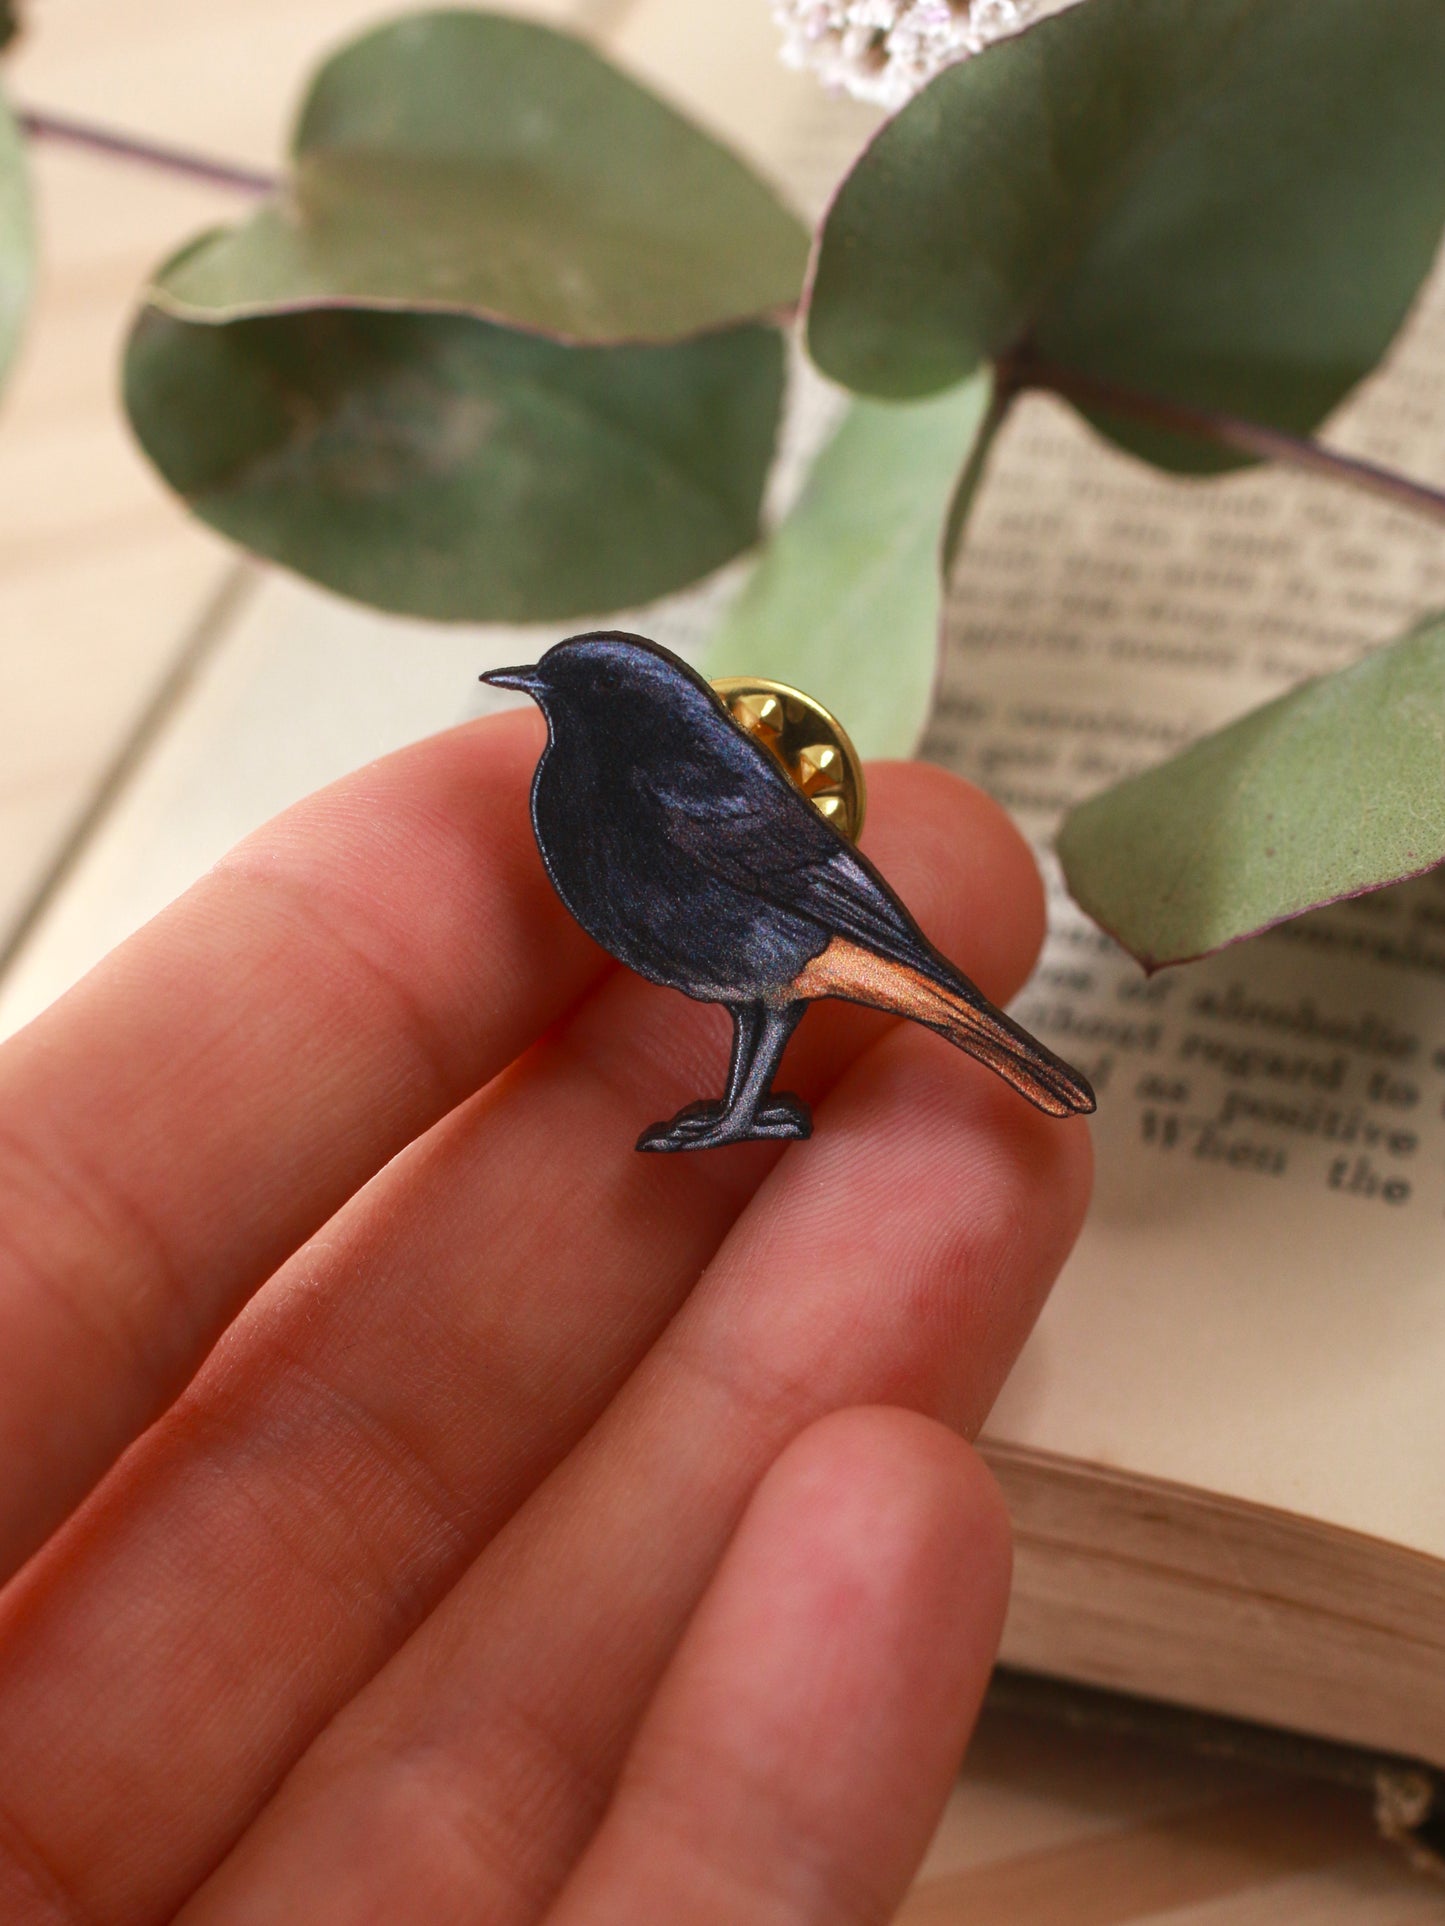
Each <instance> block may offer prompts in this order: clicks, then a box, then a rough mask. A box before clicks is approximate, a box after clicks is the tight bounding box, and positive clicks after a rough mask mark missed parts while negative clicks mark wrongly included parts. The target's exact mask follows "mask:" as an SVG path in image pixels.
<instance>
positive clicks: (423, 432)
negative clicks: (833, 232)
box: [125, 310, 783, 621]
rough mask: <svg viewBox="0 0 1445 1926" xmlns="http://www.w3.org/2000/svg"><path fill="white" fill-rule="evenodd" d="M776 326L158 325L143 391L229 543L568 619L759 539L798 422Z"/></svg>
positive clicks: (356, 578)
mask: <svg viewBox="0 0 1445 1926" xmlns="http://www.w3.org/2000/svg"><path fill="white" fill-rule="evenodd" d="M782 386H783V344H782V341H781V339H780V337H779V336H778V334H777V333H776V331H775V330H773V329H771V328H767V327H763V326H753V327H746V328H735V329H730V330H728V331H726V332H725V333H721V334H715V335H705V336H702V337H701V338H699V339H697V340H695V341H682V342H676V343H672V344H669V345H666V346H661V347H651V348H646V347H638V348H611V349H605V348H568V347H563V346H560V345H559V344H558V343H557V342H555V341H547V340H544V339H542V338H541V337H539V336H535V335H524V334H516V333H513V332H511V331H510V330H508V329H505V328H497V327H493V326H491V325H489V324H488V323H486V322H483V321H472V320H467V319H464V318H461V317H459V316H455V315H436V314H422V315H405V314H367V313H359V312H354V311H345V310H342V311H335V310H333V311H329V312H328V311H321V312H317V313H314V314H309V315H294V316H285V317H273V318H270V319H265V320H255V321H237V322H233V323H231V324H230V325H229V326H227V327H221V328H204V327H194V326H189V325H187V324H186V323H184V322H180V321H177V320H175V319H174V318H172V317H171V316H168V315H164V314H161V313H158V312H157V311H155V310H149V311H147V312H145V313H143V314H142V315H141V317H140V320H139V321H138V323H137V325H136V327H135V330H134V332H133V333H132V335H131V339H130V342H129V345H128V348H127V352H126V361H125V399H126V406H127V408H128V410H129V412H130V417H131V421H132V423H133V425H134V427H135V430H136V433H137V434H138V435H139V437H140V440H141V443H142V445H143V446H144V448H145V450H146V453H147V454H148V455H149V456H150V458H151V460H152V461H153V462H154V463H155V464H156V466H157V468H158V469H159V470H160V472H161V474H162V475H164V477H165V478H166V480H167V481H168V482H169V483H170V485H171V486H172V487H173V488H174V489H176V490H177V492H178V493H179V494H181V495H182V496H184V497H185V499H186V500H187V501H188V502H189V503H190V504H191V506H192V507H193V508H194V509H195V510H196V512H197V513H198V514H199V515H201V516H202V517H203V518H204V519H205V520H206V521H207V522H209V523H210V524H211V525H212V527H214V528H218V529H220V530H221V531H222V533H224V534H226V535H229V536H231V537H232V538H233V539H234V540H236V541H238V542H242V543H244V544H245V545H246V546H247V547H248V548H251V549H254V550H255V551H256V552H257V553H258V554H261V555H265V556H267V557H269V558H270V559H271V560H272V561H276V562H280V563H282V564H283V565H285V566H287V567H289V568H293V569H296V570H298V571H300V572H301V573H302V574H305V575H308V576H310V577H311V578H312V579H313V580H315V581H318V582H321V583H323V584H325V585H326V586H327V587H328V588H332V589H336V590H338V591H339V592H340V593H341V594H343V595H350V596H354V597H356V598H357V599H359V600H361V601H364V602H369V603H371V604H373V605H374V606H376V607H378V608H384V609H394V610H398V611H402V612H405V613H409V614H413V615H421V616H430V617H433V618H435V619H439V620H459V619H465V618H471V619H479V620H480V619H485V620H492V621H524V620H541V619H552V618H557V619H561V618H564V617H572V616H576V615H582V614H588V613H591V612H593V611H596V610H601V609H610V608H618V607H623V606H632V605H635V604H637V603H638V602H641V601H644V600H646V599H649V598H650V597H652V596H655V595H658V594H661V593H663V592H664V591H667V590H670V589H675V588H680V587H682V586H683V585H685V584H686V583H688V582H690V581H693V580H695V579H696V577H697V576H699V575H701V574H703V573H705V572H707V571H708V570H710V569H712V568H715V567H717V566H718V565H719V564H720V563H722V562H724V561H726V560H727V559H728V558H729V557H730V556H732V555H734V554H736V553H737V552H738V550H739V549H741V548H743V547H746V546H747V545H748V543H749V542H750V541H751V540H752V539H753V535H754V532H755V529H756V524H757V509H758V502H759V500H760V498H761V494H762V489H763V486H764V482H765V480H766V476H767V470H768V466H769V462H770V459H771V455H772V447H773V424H774V422H775V420H776V417H777V414H778V411H779V408H780V406H781V397H782Z"/></svg>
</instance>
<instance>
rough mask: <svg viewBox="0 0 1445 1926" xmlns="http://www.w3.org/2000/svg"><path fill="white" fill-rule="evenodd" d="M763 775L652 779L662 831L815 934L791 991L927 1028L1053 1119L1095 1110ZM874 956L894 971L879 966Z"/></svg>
mask: <svg viewBox="0 0 1445 1926" xmlns="http://www.w3.org/2000/svg"><path fill="white" fill-rule="evenodd" d="M744 740H746V739H744ZM747 747H748V748H749V750H752V751H754V753H756V754H757V755H758V756H759V757H763V754H764V752H763V751H761V750H756V749H755V747H754V745H753V744H750V743H749V744H747ZM766 773H767V774H768V776H769V777H770V778H771V777H775V778H776V783H775V784H774V782H772V781H769V782H767V783H759V781H758V772H757V770H756V769H755V768H749V767H743V768H741V769H740V770H739V771H738V772H737V774H736V776H735V777H724V776H722V775H720V772H719V768H718V767H717V766H716V765H715V766H714V767H713V769H712V770H710V771H707V772H705V775H706V779H703V777H702V776H700V774H699V771H698V768H697V766H696V765H695V764H694V765H688V764H686V763H681V764H679V766H678V767H677V769H676V770H675V771H674V770H669V771H668V772H667V775H666V776H665V778H663V779H662V783H661V785H660V786H659V785H658V784H657V780H656V778H655V777H653V778H649V786H650V787H652V788H653V795H654V800H655V801H656V802H657V803H658V804H659V805H660V806H662V807H663V809H664V810H665V812H666V830H665V833H666V834H667V835H668V836H669V837H670V838H671V839H672V840H673V841H674V842H675V843H676V844H677V845H678V846H679V847H681V848H683V849H685V850H686V851H687V853H688V854H689V855H690V856H692V858H693V859H694V860H695V861H696V862H697V863H698V864H699V865H700V867H702V868H704V869H705V870H707V871H709V872H710V873H711V874H713V875H715V876H717V877H719V878H720V879H721V880H723V881H724V882H726V883H727V884H728V885H729V886H730V887H731V888H733V889H737V890H741V891H744V892H746V893H747V894H749V895H751V896H754V897H756V898H758V899H759V900H761V901H762V902H765V903H768V904H771V905H772V906H773V907H774V908H776V909H777V910H779V911H780V912H782V913H785V914H787V915H789V916H791V917H794V918H801V919H803V920H805V921H806V922H809V923H811V924H813V925H814V927H815V928H816V929H817V932H818V948H817V952H816V953H815V956H814V959H813V961H812V962H810V963H809V964H808V965H807V966H806V967H805V968H804V970H803V971H802V973H801V975H800V976H799V977H798V979H797V982H796V984H795V988H796V989H797V990H798V991H799V993H800V994H802V995H804V996H809V997H811V996H842V997H846V998H848V999H850V1000H851V1001H853V1002H856V1003H865V1004H870V1005H872V1006H873V1007H874V1008H877V1009H884V1010H893V1011H895V1012H897V1013H898V1014H899V1015H901V1016H907V1017H909V1018H911V1019H912V1020H913V1021H914V1022H917V1023H925V1024H927V1025H928V1026H929V1028H930V1029H934V1030H937V1031H938V1032H939V1033H940V1034H941V1035H943V1036H946V1037H947V1038H948V1039H949V1041H950V1042H951V1043H954V1044H956V1045H957V1046H958V1048H959V1049H961V1050H965V1051H967V1052H968V1054H969V1055H970V1056H973V1057H977V1058H978V1059H979V1061H980V1062H982V1063H986V1064H987V1065H988V1066H989V1068H990V1069H992V1070H994V1071H995V1072H996V1073H997V1074H998V1075H999V1076H1001V1077H1003V1078H1005V1079H1006V1081H1007V1082H1009V1083H1011V1084H1012V1085H1013V1087H1014V1088H1015V1089H1016V1090H1018V1091H1019V1092H1020V1093H1021V1094H1022V1095H1023V1096H1025V1097H1027V1098H1028V1100H1029V1101H1030V1103H1034V1104H1037V1105H1038V1107H1039V1108H1040V1109H1042V1110H1045V1111H1047V1112H1049V1113H1050V1115H1052V1116H1056V1117H1063V1116H1069V1115H1071V1114H1075V1113H1078V1112H1081V1111H1090V1110H1092V1109H1093V1108H1094V1093H1093V1091H1092V1090H1091V1089H1090V1088H1089V1085H1088V1083H1087V1081H1086V1080H1085V1079H1084V1078H1082V1077H1080V1076H1079V1074H1078V1072H1077V1071H1075V1070H1074V1069H1072V1068H1071V1067H1070V1066H1069V1065H1068V1064H1067V1063H1065V1062H1064V1061H1063V1060H1062V1059H1061V1058H1059V1057H1056V1056H1055V1055H1054V1053H1053V1052H1052V1051H1051V1050H1049V1049H1047V1048H1046V1047H1045V1046H1044V1045H1043V1044H1041V1043H1040V1042H1039V1041H1038V1039H1037V1038H1036V1037H1033V1036H1030V1035H1029V1033H1028V1031H1027V1030H1025V1029H1024V1028H1023V1027H1022V1026H1021V1025H1020V1024H1018V1023H1016V1022H1015V1021H1014V1020H1013V1018H1012V1017H1010V1016H1008V1015H1007V1014H1006V1013H1005V1012H1004V1011H1002V1010H1000V1009H997V1008H996V1007H995V1006H994V1005H993V1004H992V1003H990V1002H989V1000H988V998H987V997H986V996H985V995H984V994H983V992H982V990H980V989H979V988H978V986H977V985H976V984H975V983H972V982H971V981H970V980H969V978H968V977H966V976H965V975H964V974H963V972H962V970H959V969H957V968H956V967H955V966H954V965H953V964H952V963H950V962H949V960H948V959H947V957H945V956H943V955H942V954H941V953H940V952H939V951H938V950H936V949H935V948H934V947H933V945H932V944H931V943H930V942H929V941H928V939H927V937H926V936H924V934H923V932H922V931H921V930H920V929H919V927H918V925H917V924H916V923H915V922H914V920H913V918H912V917H911V916H910V915H909V914H908V911H907V910H906V909H905V908H904V907H903V905H902V903H900V902H899V900H898V898H897V897H896V896H895V895H894V894H893V891H892V890H891V889H890V888H889V887H888V885H887V883H885V882H884V880H883V878H882V877H881V876H880V875H879V874H878V872H877V871H876V870H875V869H874V868H873V865H872V864H871V863H870V862H869V861H868V860H867V858H866V857H865V856H863V855H862V854H861V853H860V852H859V851H857V850H855V849H854V848H853V847H852V845H851V844H849V843H848V842H846V841H845V840H844V839H843V837H842V836H841V835H839V833H838V831H837V830H835V829H833V828H832V827H831V826H830V825H829V824H828V823H826V822H824V820H823V818H822V817H821V816H819V815H818V813H817V811H816V810H815V809H814V808H813V806H812V804H811V803H809V802H807V801H805V800H804V798H803V797H802V796H800V795H799V794H798V792H797V791H796V790H795V789H794V788H793V787H792V785H791V784H790V783H789V782H788V780H787V778H786V776H784V775H783V774H782V772H781V771H780V770H776V769H775V767H774V765H773V764H772V763H771V761H770V760H768V761H767V771H766ZM879 958H881V959H882V960H883V962H884V964H885V965H891V966H892V967H891V968H885V969H884V970H883V971H882V972H880V971H879V970H878V968H877V964H876V961H874V960H873V959H879Z"/></svg>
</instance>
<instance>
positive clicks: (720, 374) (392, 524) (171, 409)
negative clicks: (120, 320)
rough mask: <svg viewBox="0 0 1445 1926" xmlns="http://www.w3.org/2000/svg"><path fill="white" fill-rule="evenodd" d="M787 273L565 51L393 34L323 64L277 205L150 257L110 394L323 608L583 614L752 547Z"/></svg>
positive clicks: (729, 175)
mask: <svg viewBox="0 0 1445 1926" xmlns="http://www.w3.org/2000/svg"><path fill="white" fill-rule="evenodd" d="M805 254H806V236H805V235H804V233H803V231H802V229H801V228H800V227H799V225H798V223H797V222H796V220H795V219H794V218H793V216H792V215H791V214H790V213H788V211H787V210H786V209H785V208H784V207H783V206H782V205H781V204H780V203H779V201H778V200H777V199H776V197H775V196H774V195H773V194H772V192H771V191H770V190H769V189H768V188H767V187H765V186H764V185H763V184H762V182H760V181H759V180H758V179H757V178H756V177H755V176H754V175H753V174H751V173H750V172H749V171H748V169H747V168H746V167H744V166H743V164H742V163H741V162H740V161H738V160H737V159H736V158H735V157H734V156H733V155H731V154H729V153H728V152H727V151H726V150H724V149H723V148H721V147H719V146H718V145H717V144H716V142H714V141H713V140H711V139H710V138H709V137H708V136H707V135H706V134H704V133H702V132H701V131H700V130H699V129H697V128H695V127H693V126H691V125H690V124H689V123H688V122H687V121H685V120H683V119H682V118H681V117H680V116H679V115H677V114H676V113H674V112H673V111H672V109H671V108H669V107H666V106H664V105H663V103H662V102H661V101H659V100H657V99H655V98H654V97H653V96H652V95H650V94H648V93H646V92H645V91H644V90H643V89H642V88H641V87H639V86H637V85H636V84H635V83H634V82H632V81H630V80H628V79H626V78H625V77H624V76H623V75H621V74H620V73H617V72H616V71H615V70H614V69H612V68H611V67H609V66H608V65H607V64H606V63H605V62H604V61H602V60H601V59H599V58H598V57H597V55H595V54H594V53H592V52H590V51H589V50H588V49H587V48H586V47H584V46H583V45H582V44H581V43H580V42H578V41H576V40H573V39H571V38H570V37H568V36H567V35H565V34H561V33H557V32H555V31H553V30H552V29H550V28H547V27H543V26H539V25H536V24H534V23H532V22H528V21H522V20H512V19H507V18H504V17H502V16H498V15H494V14H486V13H479V12H450V13H447V12H443V13H421V14H413V15H408V16H405V17H403V18H402V19H400V20H398V21H396V22H394V23H393V24H391V25H389V26H385V27H382V28H380V29H378V30H377V31H376V32H374V33H371V34H368V35H366V36H365V37H364V38H363V39H361V40H359V41H357V42H355V43H354V44H353V45H351V46H349V47H347V48H345V49H344V50H343V51H342V52H340V53H339V54H337V55H336V56H335V57H334V58H333V59H332V60H331V61H330V62H329V63H328V64H327V65H326V66H325V67H324V68H323V69H322V71H321V73H320V74H319V75H318V77H317V78H316V80H315V82H314V83H313V85H312V88H311V90H310V93H309V95H308V98H307V100H306V103H305V106H304V108H303V110H302V113H301V117H300V122H299V126H298V129H297V133H296V138H295V172H294V177H293V179H292V181H291V183H290V184H289V185H288V186H287V187H286V188H285V190H284V191H283V192H282V193H281V194H280V195H278V197H277V198H276V200H275V201H274V202H272V203H271V204H269V205H268V206H265V207H263V208H261V209H260V211H259V212H258V213H257V214H256V215H255V216H254V217H253V218H252V219H251V220H250V221H248V222H247V223H246V224H245V225H244V226H242V227H239V228H235V229H229V230H225V231H221V232H216V233H211V234H206V235H202V236H201V237H200V238H199V239H198V240H196V241H195V242H193V243H192V244H191V246H189V247H188V248H185V249H183V250H182V251H181V253H179V254H178V255H176V256H175V257H174V258H173V259H172V260H171V261H169V262H168V263H167V264H166V265H165V266H164V267H163V268H162V269H161V270H160V272H159V274H158V276H157V277H156V280H155V282H154V284H153V285H152V287H151V289H150V290H149V294H148V305H147V307H146V308H145V309H144V310H143V312H142V314H141V317H140V319H139V321H138V323H137V325H136V328H135V330H134V332H133V334H132V338H131V341H130V343H129V345H128V348H127V354H126V371H125V392H126V402H127V406H128V408H129V410H130V414H131V419H132V422H133V425H134V427H135V430H136V433H137V435H138V436H139V439H140V441H141V444H142V446H143V447H144V448H145V450H146V452H147V453H148V454H149V455H150V457H151V459H152V460H153V461H154V462H155V464H156V466H157V467H158V468H159V469H160V471H161V473H162V475H164V477H165V478H166V480H167V481H168V482H170V484H171V486H172V487H174V488H175V489H177V490H178V491H179V492H180V494H181V495H183V496H184V497H185V499H186V500H187V501H188V502H189V503H190V505H191V506H192V507H193V508H194V509H195V511H196V512H197V514H199V515H201V516H202V517H203V518H204V519H205V520H206V521H208V522H210V523H211V525H212V526H213V527H215V528H218V529H220V530H221V531H222V532H223V533H225V534H227V535H230V536H232V537H233V538H234V539H236V540H237V541H240V542H243V543H244V544H246V546H248V547H249V548H252V549H254V550H255V551H256V552H257V553H258V554H261V555H265V556H268V557H270V558H271V559H272V560H275V561H279V562H281V563H283V564H285V565H287V566H289V567H291V568H294V569H296V570H298V571H299V572H300V573H302V574H304V575H308V576H310V577H312V578H313V579H314V580H316V581H319V582H322V583H325V584H326V585H327V586H328V587H330V588H334V589H337V590H339V591H340V592H341V593H342V594H346V595H352V596H355V597H358V598H359V599H361V600H363V601H366V602H370V603H373V604H375V605H377V606H378V607H381V608H386V609H394V610H397V611H400V612H403V613H406V614H412V615H421V616H431V617H435V618H438V619H442V620H473V621H526V620H542V619H548V620H551V619H563V618H567V619H570V618H573V617H577V616H584V615H594V614H600V613H601V612H603V611H605V610H608V609H613V608H617V607H620V606H635V605H637V604H639V603H643V602H648V601H651V600H653V599H654V598H655V597H657V596H659V595H663V594H666V593H669V592H670V591H672V590H675V589H678V588H681V587H683V586H685V585H686V584H687V583H689V582H692V581H695V580H696V579H697V578H698V577H699V576H700V575H703V574H706V573H707V572H709V571H710V570H712V569H714V568H716V567H718V566H719V565H720V564H721V563H723V562H726V561H728V560H729V559H730V558H731V557H732V556H734V555H736V554H737V553H738V552H739V551H740V550H742V549H744V548H746V547H748V546H749V545H750V544H751V543H752V542H753V541H754V540H755V539H756V535H757V528H758V515H759V510H760V504H761V500H762V491H763V487H764V484H765V482H766V477H767V471H768V467H769V462H770V458H771V454H772V449H773V443H774V439H775V436H776V432H777V424H778V416H779V412H780V408H781V401H782V390H783V351H782V342H781V337H780V334H779V332H778V328H777V326H776V325H775V324H776V323H777V322H778V321H779V320H780V318H781V317H782V316H783V314H784V312H785V311H786V310H788V309H789V308H790V306H791V304H792V303H794V302H795V301H796V299H797V295H798V290H799V288H800V286H801V280H802V273H803V267H804V257H805Z"/></svg>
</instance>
